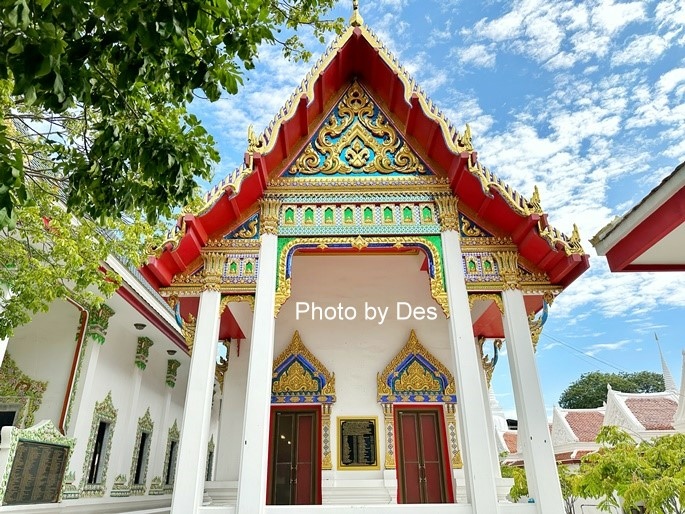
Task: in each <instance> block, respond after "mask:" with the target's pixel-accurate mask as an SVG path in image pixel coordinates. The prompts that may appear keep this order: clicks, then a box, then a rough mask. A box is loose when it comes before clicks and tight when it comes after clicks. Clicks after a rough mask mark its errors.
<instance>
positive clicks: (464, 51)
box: [193, 0, 685, 413]
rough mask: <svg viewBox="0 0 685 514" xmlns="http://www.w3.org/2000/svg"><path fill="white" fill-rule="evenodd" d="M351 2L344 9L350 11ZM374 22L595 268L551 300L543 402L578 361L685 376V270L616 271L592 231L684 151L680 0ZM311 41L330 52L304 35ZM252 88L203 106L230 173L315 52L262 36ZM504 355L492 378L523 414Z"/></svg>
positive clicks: (430, 91) (549, 4)
mask: <svg viewBox="0 0 685 514" xmlns="http://www.w3.org/2000/svg"><path fill="white" fill-rule="evenodd" d="M351 4H352V2H351V1H344V2H340V3H339V4H338V6H337V8H336V10H335V11H334V14H335V15H339V16H343V17H345V19H347V18H348V17H349V15H350V12H351ZM360 4H361V5H360V10H361V14H362V16H363V18H364V21H365V24H366V25H367V26H369V27H370V28H371V29H372V30H373V31H374V32H375V33H376V34H377V35H378V36H379V38H380V39H381V40H382V41H383V42H384V43H385V44H386V45H387V46H388V47H389V48H390V50H391V51H392V52H393V54H394V55H395V56H397V57H398V58H399V59H400V61H401V63H402V64H404V66H405V67H406V68H407V69H408V70H409V72H410V74H411V75H412V76H414V77H415V78H416V79H417V81H418V82H419V84H420V85H421V86H422V87H423V88H424V89H425V91H426V93H427V95H428V96H429V97H430V98H431V99H432V100H433V101H434V102H435V103H436V104H437V105H438V107H439V108H440V109H441V110H442V111H443V112H444V113H445V114H446V115H447V117H448V119H450V121H451V122H452V123H453V124H454V125H455V126H457V127H460V128H463V126H464V124H465V123H467V122H468V123H469V124H470V125H471V128H472V131H473V141H474V146H475V148H476V150H478V153H479V159H480V160H481V162H483V163H484V164H486V165H487V166H488V167H489V168H490V169H491V170H492V171H493V172H494V173H495V174H497V175H498V176H499V177H501V178H502V179H503V180H505V181H506V182H507V183H509V184H510V185H511V186H513V187H514V188H515V189H516V190H518V191H519V192H520V193H522V194H523V195H524V196H525V197H530V195H531V193H532V191H533V186H534V185H535V184H537V185H538V187H539V189H540V194H541V199H542V207H543V209H544V210H545V211H546V212H548V213H549V219H550V222H551V223H552V225H554V226H555V227H557V228H559V229H560V230H562V231H564V232H565V233H567V234H570V232H571V229H572V226H573V223H576V224H577V225H578V227H579V229H580V234H581V237H582V238H583V244H584V248H585V250H586V252H587V253H589V254H590V255H591V260H590V263H591V269H590V270H589V271H588V272H586V273H585V275H584V276H583V277H581V278H580V279H579V280H577V281H576V282H575V283H574V284H572V286H571V287H569V288H568V289H567V290H566V291H565V292H564V293H563V294H562V295H561V296H560V297H559V298H558V299H557V300H556V301H555V303H554V305H553V307H552V309H551V311H550V317H549V319H548V321H547V324H546V326H545V329H544V331H543V334H542V337H541V339H540V343H539V345H538V352H537V363H538V367H539V369H540V378H541V384H542V388H543V392H544V397H545V403H546V406H547V407H548V410H549V411H551V408H552V406H553V405H554V404H555V403H556V402H557V401H558V398H559V395H560V394H561V392H562V391H563V390H564V388H565V387H566V386H567V385H568V384H569V383H571V382H572V381H573V380H575V379H576V378H578V377H579V376H580V374H581V373H584V372H588V371H593V370H600V371H607V372H615V371H639V370H645V369H646V370H653V371H660V369H661V367H660V361H659V357H658V353H657V350H656V345H655V342H654V334H655V333H657V334H658V336H659V340H660V342H661V345H662V349H663V352H664V356H665V358H666V360H667V362H668V365H669V366H670V368H671V371H672V373H673V375H674V377H675V379H676V383H678V384H679V383H680V372H681V362H682V360H681V349H682V348H684V347H685V337H684V336H683V335H682V333H683V332H684V329H685V323H683V317H684V315H685V274H683V273H663V274H648V273H640V274H637V273H627V274H610V273H609V271H608V267H607V265H606V261H605V260H604V259H603V258H601V257H597V256H596V253H595V252H594V249H593V248H592V246H591V245H590V243H589V242H588V239H589V238H591V237H592V236H593V235H594V234H596V233H597V231H598V230H599V229H600V228H602V227H603V226H604V225H606V224H607V223H608V222H609V221H610V220H611V219H612V218H613V217H614V216H617V215H621V214H623V213H624V212H625V211H627V210H628V209H629V208H630V207H632V206H633V205H634V204H635V203H637V202H638V201H639V200H640V199H642V198H643V197H644V196H645V195H646V194H647V193H648V192H649V191H650V190H651V189H652V188H653V187H655V186H656V185H657V184H658V183H659V182H660V181H661V180H662V179H663V178H664V177H665V176H666V175H668V174H669V173H670V172H671V171H672V170H673V169H674V168H675V167H676V166H677V165H678V164H679V163H680V162H682V161H683V160H685V48H684V47H685V0H662V1H659V0H654V1H648V0H645V1H633V2H612V1H598V0H590V1H571V0H569V1H536V0H530V1H515V2H508V1H506V2H505V1H494V0H493V1H485V2H467V1H466V0H461V1H447V0H442V1H432V0H431V1H428V0H422V1H407V0H375V1H374V2H370V1H365V0H361V1H360ZM305 41H307V42H308V43H307V46H308V47H309V48H311V49H312V50H313V51H314V52H315V56H314V59H316V58H317V57H318V55H320V53H321V52H322V51H323V47H322V46H321V45H318V44H316V43H315V42H314V41H313V40H312V39H311V38H309V37H308V36H306V34H305ZM260 54H261V55H260V62H259V63H258V65H257V68H256V69H255V70H253V71H252V72H250V73H249V74H248V75H246V82H245V84H244V87H243V89H242V91H241V92H240V93H239V94H238V95H236V96H234V97H226V98H224V99H222V100H220V101H218V102H217V103H215V104H212V105H203V104H195V105H194V106H193V110H194V111H196V112H197V113H198V114H199V115H200V116H201V118H202V119H203V121H204V123H205V125H206V127H207V128H208V129H209V130H210V132H211V133H212V134H213V135H214V137H215V138H216V139H217V141H218V142H219V149H220V153H221V156H222V162H221V164H220V165H219V167H218V169H217V171H216V178H217V179H221V178H223V176H225V175H226V174H227V173H228V172H229V171H231V170H232V169H233V168H235V167H236V166H237V165H238V164H240V162H241V160H242V154H243V152H244V151H245V148H246V134H247V126H248V125H249V124H254V126H255V129H256V130H257V131H258V132H260V131H261V130H262V129H263V128H264V127H265V126H266V125H267V124H268V122H269V121H270V120H271V118H272V117H273V116H274V114H276V112H277V111H278V110H279V109H280V108H281V106H282V105H283V103H284V102H285V100H286V99H287V98H288V96H289V95H290V94H291V93H292V91H293V90H294V88H295V87H296V86H297V85H298V84H299V83H300V81H301V80H302V79H303V78H304V76H305V74H306V72H307V71H308V70H309V68H310V67H311V65H312V63H309V64H308V63H294V62H288V61H285V60H284V59H283V58H282V57H281V56H280V49H279V48H277V47H264V48H262V50H261V52H260ZM510 383H511V382H510V378H509V372H508V364H507V363H506V356H504V358H503V359H502V360H501V361H500V364H499V365H498V367H497V370H496V371H495V375H494V378H493V388H494V390H495V393H496V394H497V398H498V399H499V401H500V403H501V405H502V407H503V408H504V409H505V411H507V412H508V413H511V412H512V411H513V398H512V397H511V394H510V393H509V392H508V391H510V389H511V385H510Z"/></svg>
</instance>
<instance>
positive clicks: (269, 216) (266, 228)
mask: <svg viewBox="0 0 685 514" xmlns="http://www.w3.org/2000/svg"><path fill="white" fill-rule="evenodd" d="M260 208H261V214H260V216H259V218H260V220H261V222H262V227H261V228H262V234H278V216H279V211H280V208H281V202H279V201H278V200H273V199H268V198H265V199H263V200H260Z"/></svg>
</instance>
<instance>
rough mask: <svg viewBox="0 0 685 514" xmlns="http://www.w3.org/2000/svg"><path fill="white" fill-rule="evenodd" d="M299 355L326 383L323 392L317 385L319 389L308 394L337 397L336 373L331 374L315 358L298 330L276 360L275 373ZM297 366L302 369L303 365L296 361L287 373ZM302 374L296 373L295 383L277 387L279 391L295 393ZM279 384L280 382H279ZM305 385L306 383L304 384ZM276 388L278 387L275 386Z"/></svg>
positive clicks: (293, 379) (274, 391)
mask: <svg viewBox="0 0 685 514" xmlns="http://www.w3.org/2000/svg"><path fill="white" fill-rule="evenodd" d="M298 355H301V356H302V357H303V358H304V359H305V360H306V361H307V362H309V363H310V364H311V365H312V366H313V367H314V369H315V370H316V372H317V373H320V374H321V375H323V377H324V382H325V385H324V387H323V389H322V390H321V391H319V390H318V384H317V386H316V387H317V389H306V391H307V392H309V391H313V392H319V393H321V394H323V395H328V396H335V373H331V372H330V371H328V369H327V368H326V366H324V365H323V364H321V362H320V361H319V359H317V358H316V357H314V355H313V354H312V352H310V351H309V349H308V348H307V347H306V346H305V345H304V343H303V342H302V338H301V337H300V333H299V332H298V331H297V330H296V331H295V333H294V334H293V338H292V340H291V341H290V344H289V345H288V346H287V347H286V348H285V350H283V351H282V352H281V354H280V355H279V356H278V357H277V358H276V360H274V365H273V370H274V372H275V371H276V369H277V368H278V367H279V366H280V365H281V364H283V363H284V362H285V361H286V359H288V358H290V357H291V356H294V357H297V356H298ZM295 365H297V366H299V368H302V365H301V364H300V363H299V362H297V361H295V363H294V364H292V365H291V366H290V367H289V368H288V370H287V371H286V373H289V372H290V370H291V369H293V368H294V367H295ZM302 372H304V369H302ZM298 373H300V372H299V371H295V373H294V376H293V378H292V379H289V380H292V381H293V383H288V382H287V381H286V382H284V383H282V384H279V385H278V386H277V387H278V388H279V391H280V392H281V394H282V393H284V392H293V391H296V390H297V389H292V387H294V386H295V385H296V384H297V380H298V379H297V375H298ZM277 382H280V380H279V381H277ZM302 383H303V384H304V382H302ZM274 387H276V385H274ZM285 387H290V388H291V389H290V390H287V389H284V388H285ZM273 393H274V394H278V393H277V392H276V390H275V389H274V390H273Z"/></svg>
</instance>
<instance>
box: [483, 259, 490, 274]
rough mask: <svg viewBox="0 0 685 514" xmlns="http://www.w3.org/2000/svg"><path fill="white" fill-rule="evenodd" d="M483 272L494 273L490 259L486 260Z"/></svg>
mask: <svg viewBox="0 0 685 514" xmlns="http://www.w3.org/2000/svg"><path fill="white" fill-rule="evenodd" d="M483 271H484V272H485V273H492V262H491V261H490V259H485V260H484V261H483Z"/></svg>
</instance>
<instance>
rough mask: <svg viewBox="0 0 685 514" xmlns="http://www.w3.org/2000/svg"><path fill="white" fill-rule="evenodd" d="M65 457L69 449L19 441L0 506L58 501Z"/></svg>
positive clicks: (64, 470)
mask: <svg viewBox="0 0 685 514" xmlns="http://www.w3.org/2000/svg"><path fill="white" fill-rule="evenodd" d="M68 458H69V447H68V446H61V445H57V444H46V443H36V442H33V441H21V440H20V441H19V442H18V443H17V451H16V453H15V454H14V461H13V463H12V471H11V472H10V476H9V480H8V481H7V488H6V489H5V497H4V499H3V502H2V503H3V505H29V504H34V503H55V502H57V501H59V494H60V491H61V489H62V482H63V480H64V473H65V472H66V469H67V459H68Z"/></svg>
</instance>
